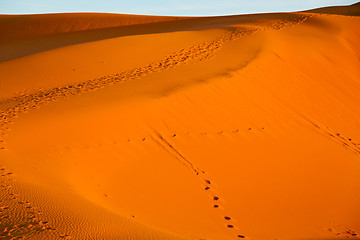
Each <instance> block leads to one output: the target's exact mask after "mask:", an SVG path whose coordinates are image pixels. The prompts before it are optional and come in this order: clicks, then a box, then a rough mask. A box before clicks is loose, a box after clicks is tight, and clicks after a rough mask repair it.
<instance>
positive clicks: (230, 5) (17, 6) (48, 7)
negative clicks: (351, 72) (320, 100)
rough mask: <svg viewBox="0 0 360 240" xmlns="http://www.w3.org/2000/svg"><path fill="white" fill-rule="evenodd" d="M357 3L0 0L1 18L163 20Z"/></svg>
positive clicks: (310, 0)
mask: <svg viewBox="0 0 360 240" xmlns="http://www.w3.org/2000/svg"><path fill="white" fill-rule="evenodd" d="M358 1H359V0H355V1H354V0H151V1H148V0H0V14H34V13H62V12H106V13H125V14H142V15H164V16H216V15H232V14H246V13H264V12H284V11H299V10H306V9H312V8H317V7H324V6H335V5H349V4H353V3H356V2H358Z"/></svg>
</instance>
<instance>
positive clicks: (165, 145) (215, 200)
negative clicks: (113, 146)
mask: <svg viewBox="0 0 360 240" xmlns="http://www.w3.org/2000/svg"><path fill="white" fill-rule="evenodd" d="M154 132H155V134H154V135H155V136H152V139H153V140H154V141H155V142H156V143H157V144H158V145H159V146H160V147H161V148H162V149H163V150H165V151H166V152H168V153H169V154H171V155H172V156H173V157H174V158H175V159H177V160H178V161H179V162H181V163H182V164H183V165H185V166H186V167H187V168H188V169H190V170H192V172H194V173H195V175H196V176H197V177H198V178H199V179H200V181H201V183H202V184H205V186H204V185H203V189H204V190H205V191H206V193H208V195H209V196H210V197H211V201H212V206H213V208H215V209H219V210H220V211H224V208H220V204H224V203H223V202H222V201H221V199H220V197H219V196H220V195H219V193H218V192H217V191H216V190H214V189H213V188H212V187H210V186H212V185H213V181H212V180H210V179H211V178H209V177H208V176H207V174H206V173H205V171H203V170H201V169H200V168H198V167H196V166H195V165H194V164H193V163H192V162H191V161H190V160H189V159H188V158H186V157H185V155H184V154H183V153H181V152H180V151H179V150H178V149H177V148H176V147H175V146H174V144H172V143H170V142H169V140H167V139H165V138H164V137H163V136H162V135H161V134H160V133H159V132H157V131H155V130H154ZM219 210H217V211H219ZM220 213H221V212H220ZM220 216H221V218H222V219H223V220H225V222H226V223H225V226H226V228H229V229H233V230H234V231H237V229H238V228H237V227H235V225H234V224H232V223H231V221H233V219H232V218H231V217H229V215H228V214H223V215H220ZM239 236H242V237H239ZM236 237H238V238H245V236H244V235H240V234H237V235H236Z"/></svg>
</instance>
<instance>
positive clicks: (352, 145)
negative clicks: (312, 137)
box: [304, 117, 360, 154]
mask: <svg viewBox="0 0 360 240" xmlns="http://www.w3.org/2000/svg"><path fill="white" fill-rule="evenodd" d="M304 119H305V120H306V121H307V122H309V123H310V124H311V125H312V126H314V127H315V128H316V129H317V130H319V131H320V132H321V133H322V134H323V135H325V136H327V137H330V139H332V140H334V141H335V142H337V143H339V144H341V145H342V146H343V147H345V148H346V149H348V150H350V151H352V152H353V153H355V154H360V143H357V142H355V141H354V140H353V139H352V138H349V137H345V136H343V135H341V134H340V133H339V132H337V131H334V130H332V129H330V128H329V127H325V126H321V125H320V124H319V123H315V122H314V121H312V120H309V119H307V118H305V117H304Z"/></svg>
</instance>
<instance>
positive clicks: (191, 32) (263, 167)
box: [0, 5, 360, 240]
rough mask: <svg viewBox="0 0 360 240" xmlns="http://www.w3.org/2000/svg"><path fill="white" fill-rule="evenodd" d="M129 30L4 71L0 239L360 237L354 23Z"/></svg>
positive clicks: (312, 17)
mask: <svg viewBox="0 0 360 240" xmlns="http://www.w3.org/2000/svg"><path fill="white" fill-rule="evenodd" d="M357 7H358V6H357V5H354V6H352V8H355V10H351V9H350V10H351V11H356V9H357ZM350 10H349V8H346V11H350ZM338 13H339V14H341V13H343V12H341V11H340V10H339V12H338ZM60 16H61V15H59V16H57V17H60ZM35 17H36V16H35ZM46 17H49V18H51V16H45V18H46ZM72 17H73V20H72V21H75V20H76V19H77V17H75V15H72ZM122 17H123V16H122ZM129 18H130V19H131V20H129V22H130V24H134V27H133V29H135V30H132V31H130V32H129V29H121V30H119V29H117V28H106V29H107V31H110V32H111V31H113V33H112V34H113V35H112V36H117V37H109V36H110V35H107V34H108V32H107V33H104V32H102V33H104V35H102V36H103V37H100V38H98V37H99V35H98V33H99V32H98V30H101V28H102V27H104V26H106V27H109V25H104V24H105V23H102V22H97V21H100V20H96V21H95V20H94V21H95V24H94V25H93V26H100V29H98V30H96V31H97V32H93V30H87V31H80V32H79V31H78V32H77V31H75V33H76V34H79V35H76V36H78V37H79V36H80V39H82V40H84V39H87V40H84V41H81V42H76V41H73V39H72V38H73V37H74V36H75V35H72V33H64V34H63V35H61V36H62V39H70V40H66V41H65V42H66V44H61V46H62V47H61V48H58V46H57V45H56V44H55V45H54V39H55V38H53V37H45V36H41V38H42V39H44V41H46V43H48V45H49V46H51V48H48V49H46V51H45V49H41V50H39V51H35V52H36V53H35V52H34V53H33V54H31V55H28V56H24V57H20V58H13V59H12V60H8V61H3V62H2V63H0V75H1V76H0V79H1V80H0V86H1V88H0V96H1V98H2V99H1V102H0V107H1V123H0V124H1V132H0V134H1V136H0V137H1V139H0V141H1V142H0V148H1V150H0V164H1V165H2V167H1V170H0V171H1V174H2V175H1V177H0V180H1V199H0V218H1V225H0V232H2V234H1V235H0V236H2V237H3V238H5V239H11V238H12V237H16V236H20V237H24V238H28V239H207V240H210V239H214V240H220V239H221V240H227V239H242V238H247V239H259V240H262V239H269V240H270V239H272V240H273V239H358V238H359V234H360V221H359V217H358V216H360V208H359V204H358V203H359V202H360V178H359V172H360V158H359V156H360V124H359V122H360V121H359V120H360V110H359V109H360V108H359V107H358V105H359V102H360V66H359V65H360V61H359V59H360V58H359V56H360V47H359V40H360V28H359V25H360V18H358V17H349V16H338V15H324V14H301V13H296V14H265V15H247V16H246V15H245V16H230V17H217V18H189V19H172V20H171V22H168V21H165V22H164V23H162V24H160V25H159V23H151V21H158V20H154V19H150V18H146V17H144V18H141V19H142V20H141V21H149V22H147V24H155V25H151V27H150V28H148V27H149V25H147V27H146V32H144V29H145V28H143V25H142V23H144V22H141V23H140V22H136V21H135V20H133V19H132V18H137V17H135V16H134V17H130V16H129ZM65 19H66V18H65ZM79 19H81V17H79ZM99 19H100V18H99ZM144 19H145V20H144ZM58 21H59V22H60V23H61V22H63V20H61V19H60V20H59V19H58ZM79 21H80V20H79ZM133 21H135V22H133ZM64 22H66V21H65V20H64ZM85 22H86V21H85ZM105 22H106V21H105ZM125 22H126V21H125ZM137 23H139V25H137ZM135 26H136V27H135ZM172 28H173V29H172ZM78 29H82V27H78ZM52 31H53V30H52ZM133 31H135V32H136V34H134V32H133ZM151 31H152V32H151ZM30 33H31V31H30ZM95 33H96V34H95ZM33 34H34V35H35V33H33ZM92 34H94V35H96V37H97V38H98V39H97V40H96V38H94V37H92ZM52 35H53V36H55V35H54V34H50V36H52ZM56 36H58V35H56ZM37 37H39V36H37ZM20 38H21V37H20V36H19V39H20ZM89 39H91V41H88V40H89ZM15 42H16V41H15ZM75 43H76V44H75ZM17 44H20V45H19V46H20V47H23V48H27V46H29V45H27V43H26V44H24V42H20V41H19V42H18V43H17ZM59 46H60V45H59ZM6 54H8V55H7V56H12V57H14V56H15V55H13V52H11V50H9V52H8V53H6ZM6 54H5V55H6Z"/></svg>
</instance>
